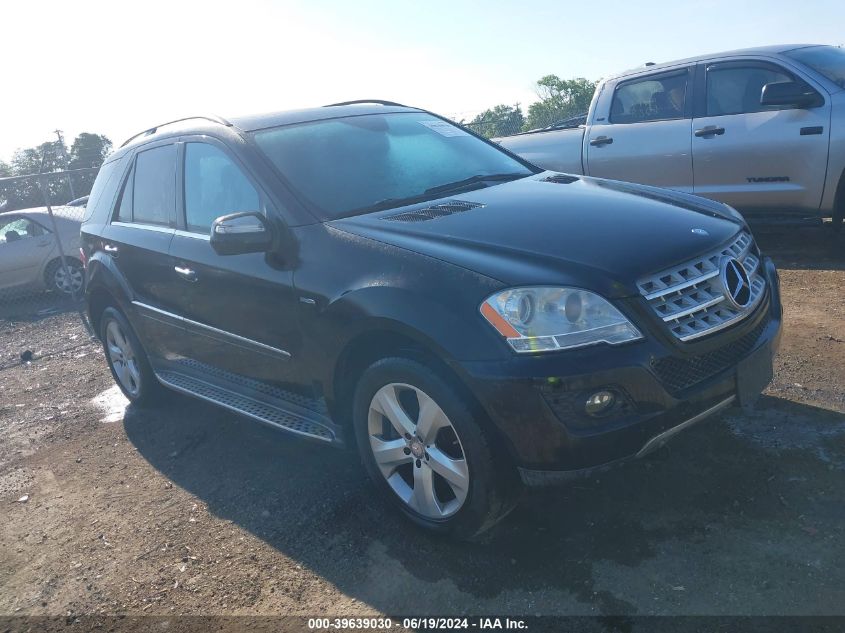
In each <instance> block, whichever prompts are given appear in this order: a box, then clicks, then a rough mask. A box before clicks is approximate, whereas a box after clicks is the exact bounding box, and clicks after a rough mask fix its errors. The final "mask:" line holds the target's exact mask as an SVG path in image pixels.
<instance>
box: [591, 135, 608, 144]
mask: <svg viewBox="0 0 845 633" xmlns="http://www.w3.org/2000/svg"><path fill="white" fill-rule="evenodd" d="M611 143H613V139H612V138H611V137H609V136H597V137H596V138H594V139H593V140H591V141H590V145H592V146H593V147H601V146H602V145H610V144H611Z"/></svg>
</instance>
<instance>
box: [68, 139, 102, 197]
mask: <svg viewBox="0 0 845 633" xmlns="http://www.w3.org/2000/svg"><path fill="white" fill-rule="evenodd" d="M111 148H112V142H111V141H110V140H109V138H108V137H106V136H103V135H102V134H92V133H91V132H82V133H81V134H79V136H77V137H76V138H75V139H74V141H73V144H72V145H71V146H70V155H69V158H70V161H69V163H68V169H83V168H86V167H99V166H100V165H102V164H103V161H104V160H106V156H108V155H109V153H110V152H111ZM96 176H97V172H94V171H92V172H89V173H82V174H73V176H71V177H72V178H73V189H74V192H75V193H76V195H77V196H85V195H88V193H90V191H91V187H93V186H94V178H96Z"/></svg>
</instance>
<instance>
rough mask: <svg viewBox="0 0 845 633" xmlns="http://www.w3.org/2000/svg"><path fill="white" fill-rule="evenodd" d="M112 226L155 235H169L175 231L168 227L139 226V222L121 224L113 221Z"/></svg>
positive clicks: (155, 225) (118, 221)
mask: <svg viewBox="0 0 845 633" xmlns="http://www.w3.org/2000/svg"><path fill="white" fill-rule="evenodd" d="M111 225H112V226H123V227H126V228H127V229H142V230H145V231H155V232H156V233H169V234H171V235H172V234H173V233H174V232H175V229H173V228H171V227H169V226H159V225H157V224H141V223H139V222H121V221H120V220H115V221H114V222H112V223H111Z"/></svg>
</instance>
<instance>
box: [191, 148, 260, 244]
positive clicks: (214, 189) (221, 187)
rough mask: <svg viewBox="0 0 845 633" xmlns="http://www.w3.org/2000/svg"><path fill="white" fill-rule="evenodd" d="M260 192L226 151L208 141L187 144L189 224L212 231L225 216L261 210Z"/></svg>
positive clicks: (197, 230) (200, 231) (196, 228)
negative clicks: (220, 218)
mask: <svg viewBox="0 0 845 633" xmlns="http://www.w3.org/2000/svg"><path fill="white" fill-rule="evenodd" d="M260 208H261V206H260V202H259V197H258V192H257V191H256V189H255V187H253V186H252V183H250V181H249V179H247V177H246V176H245V175H244V173H243V171H241V169H240V167H238V166H237V165H236V164H235V162H234V161H233V160H232V159H231V158H229V157H228V156H227V155H226V154H225V152H223V151H222V150H220V149H218V148H216V147H214V146H213V145H209V144H208V143H187V144H186V145H185V223H186V225H187V227H188V230H189V231H194V232H198V233H208V232H209V230H210V229H211V223H212V222H214V220H215V219H216V218H218V217H220V216H221V215H227V214H229V213H237V212H238V211H259V210H260Z"/></svg>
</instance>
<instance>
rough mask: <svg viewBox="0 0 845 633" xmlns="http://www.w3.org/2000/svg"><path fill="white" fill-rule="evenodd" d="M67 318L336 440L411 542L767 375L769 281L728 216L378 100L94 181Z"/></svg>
mask: <svg viewBox="0 0 845 633" xmlns="http://www.w3.org/2000/svg"><path fill="white" fill-rule="evenodd" d="M82 242H83V248H82V251H83V253H82V256H83V259H84V260H85V262H86V265H87V277H88V284H87V295H88V305H89V312H90V318H91V321H92V323H93V324H94V326H95V327H96V329H97V331H98V333H99V336H100V337H101V339H102V342H103V346H104V349H105V353H106V358H107V360H108V364H109V367H110V368H111V371H112V373H113V375H114V378H115V380H116V381H117V384H118V385H120V388H121V389H122V390H123V392H124V393H125V394H126V397H127V398H129V400H130V401H132V402H133V403H137V404H138V405H148V404H156V403H161V402H164V401H165V400H163V399H162V398H160V396H161V393H160V392H161V389H162V387H167V388H169V389H172V390H176V391H179V392H182V393H185V394H189V395H191V396H195V397H197V398H201V399H203V400H207V401H209V402H212V403H215V404H218V405H220V406H222V407H226V408H228V409H231V410H232V411H235V412H238V413H240V414H243V415H245V416H248V417H251V418H254V419H257V420H259V421H261V422H265V423H267V424H270V425H272V426H274V427H277V428H279V429H282V430H284V431H288V432H290V433H293V434H296V435H299V436H303V437H306V438H310V439H312V440H315V441H317V442H324V443H326V444H328V445H331V446H336V447H343V446H349V445H354V444H357V447H358V450H359V451H360V453H361V457H362V459H363V462H364V465H365V467H366V470H367V471H368V472H369V474H370V476H371V477H372V479H373V480H374V481H375V483H376V486H377V487H378V489H380V490H381V491H383V493H384V494H385V495H387V497H389V498H390V499H392V501H393V502H395V503H396V505H397V506H398V507H399V508H400V509H401V510H402V511H404V513H405V514H406V515H408V516H409V517H410V518H411V519H413V520H414V521H416V522H417V523H418V524H420V525H422V526H424V527H427V528H429V529H432V530H438V531H442V532H449V533H452V534H454V535H456V536H459V537H471V536H473V535H475V534H477V533H479V532H480V531H482V530H484V529H485V528H486V527H489V526H490V525H492V524H493V523H494V522H495V521H496V520H497V519H498V518H500V517H501V516H503V515H504V514H505V513H507V511H508V510H510V509H511V507H512V506H513V503H514V500H515V498H516V492H517V491H518V490H519V489H520V484H523V483H524V484H528V485H536V484H543V483H547V482H553V481H560V480H566V479H567V478H571V477H573V476H578V475H582V474H586V473H589V472H591V471H594V470H596V469H600V468H604V467H607V466H609V465H612V464H615V463H618V462H620V461H623V460H625V459H627V458H630V457H634V456H637V457H638V456H642V455H644V454H646V453H648V452H649V451H651V450H653V449H654V448H655V447H657V446H660V445H661V444H663V443H664V442H665V441H666V440H667V439H668V438H669V437H670V436H671V435H673V434H675V433H676V432H678V431H679V430H681V429H683V428H685V427H687V426H689V425H691V424H693V423H695V422H697V421H699V420H701V419H703V418H705V417H707V416H709V415H711V414H713V413H715V412H717V411H720V410H722V409H723V408H725V407H728V406H732V405H734V406H736V405H744V404H748V403H751V402H753V400H754V399H755V398H756V396H757V395H758V394H759V393H760V392H761V391H762V390H763V388H764V387H765V386H766V384H768V382H769V381H770V379H771V376H772V356H773V354H774V353H775V350H776V348H777V343H778V340H779V333H780V326H781V306H780V298H779V291H778V278H777V273H776V271H775V268H774V265H773V264H772V262H771V261H770V260H769V259H767V258H765V257H764V256H763V255H762V254H761V253H760V251H759V250H758V248H757V246H756V245H755V243H754V239H753V237H752V235H751V233H750V231H749V229H748V227H747V226H746V224H745V223H744V221H743V219H742V217H741V216H740V215H739V214H738V213H737V212H735V211H734V210H733V209H731V208H730V207H727V206H725V205H722V204H719V203H715V202H711V201H707V200H703V199H699V198H695V197H692V196H689V195H685V194H681V193H676V192H670V191H663V190H659V189H655V188H649V187H642V186H637V185H631V184H625V183H620V182H614V181H607V180H598V179H593V178H586V177H578V176H570V175H564V174H559V173H554V172H548V171H542V170H541V169H539V168H537V167H535V166H533V165H531V164H530V163H527V162H525V161H524V160H522V159H520V158H518V157H517V156H515V155H513V154H511V153H509V152H507V151H505V150H503V149H501V148H500V147H498V146H497V145H495V144H493V143H491V142H488V141H486V140H484V139H482V138H480V137H477V136H475V135H474V134H472V133H471V132H469V131H468V130H465V129H463V128H462V127H460V126H456V125H455V124H453V123H451V122H449V121H447V120H445V119H443V118H440V117H438V116H436V115H434V114H431V113H429V112H426V111H423V110H419V109H416V108H410V107H405V106H401V105H398V104H393V103H390V102H366V103H362V102H350V103H345V104H336V105H332V106H326V107H322V108H314V109H308V110H300V111H293V112H283V113H276V114H267V115H261V116H249V117H242V118H235V119H232V120H231V121H229V120H224V119H219V118H213V117H212V118H206V117H199V118H194V119H187V120H181V121H175V122H171V123H168V124H165V125H160V126H158V127H156V128H152V129H149V130H146V131H145V132H142V133H141V134H139V135H137V136H136V137H133V138H132V139H130V140H129V141H127V143H125V144H124V145H123V146H122V147H121V148H120V149H119V150H118V151H116V152H115V153H114V154H113V155H112V156H111V157H110V158H109V159H108V161H107V162H106V163H105V164H104V165H103V167H102V169H101V170H100V173H99V176H98V177H97V180H96V184H95V185H94V189H93V191H92V193H91V198H90V201H89V203H88V207H87V218H86V220H85V222H84V224H83V227H82Z"/></svg>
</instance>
